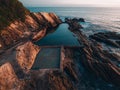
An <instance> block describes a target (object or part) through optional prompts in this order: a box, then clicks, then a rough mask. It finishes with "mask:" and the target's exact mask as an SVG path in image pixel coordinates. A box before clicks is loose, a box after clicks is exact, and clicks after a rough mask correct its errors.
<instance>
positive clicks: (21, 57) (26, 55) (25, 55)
mask: <svg viewBox="0 0 120 90" xmlns="http://www.w3.org/2000/svg"><path fill="white" fill-rule="evenodd" d="M39 50H40V48H39V47H38V46H36V45H34V44H33V43H31V42H27V43H25V44H23V45H21V46H18V47H17V49H16V60H17V61H18V63H19V65H20V66H21V68H22V69H31V67H32V65H33V63H34V60H35V58H36V55H37V53H38V52H39Z"/></svg>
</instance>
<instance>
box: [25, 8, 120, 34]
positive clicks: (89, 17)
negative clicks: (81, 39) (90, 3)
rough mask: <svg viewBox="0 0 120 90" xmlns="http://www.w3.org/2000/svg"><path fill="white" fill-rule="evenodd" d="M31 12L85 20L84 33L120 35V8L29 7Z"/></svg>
mask: <svg viewBox="0 0 120 90" xmlns="http://www.w3.org/2000/svg"><path fill="white" fill-rule="evenodd" d="M27 8H28V9H29V10H30V11H31V12H53V13H56V14H57V15H58V16H59V17H60V18H61V19H63V18H65V17H71V18H72V17H77V18H84V19H85V21H86V23H83V24H82V25H83V27H84V30H83V31H84V32H85V33H86V34H93V33H96V32H104V31H113V32H118V33H120V8H116V7H113V8H112V7H27Z"/></svg>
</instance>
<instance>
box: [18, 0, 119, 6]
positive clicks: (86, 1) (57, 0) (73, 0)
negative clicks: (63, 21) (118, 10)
mask: <svg viewBox="0 0 120 90" xmlns="http://www.w3.org/2000/svg"><path fill="white" fill-rule="evenodd" d="M19 1H21V2H22V3H23V4H24V5H25V6H41V7H43V6H44V7H47V6H51V7H52V6H61V7H63V6H64V7H65V6H73V7H74V6H76V7H80V6H101V7H102V6H103V7H120V0H19Z"/></svg>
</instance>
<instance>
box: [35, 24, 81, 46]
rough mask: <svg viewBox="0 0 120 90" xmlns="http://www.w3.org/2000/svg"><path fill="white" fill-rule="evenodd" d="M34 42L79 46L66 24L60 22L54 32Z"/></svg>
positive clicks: (47, 44)
mask: <svg viewBox="0 0 120 90" xmlns="http://www.w3.org/2000/svg"><path fill="white" fill-rule="evenodd" d="M35 44H37V45H39V46H43V45H44V46H45V45H46V46H49V45H53V46H79V45H80V44H79V42H78V40H77V38H76V36H73V33H72V32H70V31H69V30H68V24H61V25H60V26H59V27H58V28H57V29H56V31H55V32H53V33H50V34H48V35H47V36H45V37H44V38H42V39H40V40H39V41H38V42H35Z"/></svg>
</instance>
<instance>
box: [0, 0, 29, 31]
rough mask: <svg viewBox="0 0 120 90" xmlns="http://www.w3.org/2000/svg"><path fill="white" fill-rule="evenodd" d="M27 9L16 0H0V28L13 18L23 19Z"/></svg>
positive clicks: (27, 12)
mask: <svg viewBox="0 0 120 90" xmlns="http://www.w3.org/2000/svg"><path fill="white" fill-rule="evenodd" d="M26 14H29V11H28V10H27V9H26V8H25V7H24V6H23V5H22V3H21V2H19V1H18V0H0V30H1V29H3V28H4V27H6V26H8V25H9V24H10V23H11V22H13V21H14V20H19V19H20V20H21V21H24V20H25V15H26Z"/></svg>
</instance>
